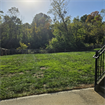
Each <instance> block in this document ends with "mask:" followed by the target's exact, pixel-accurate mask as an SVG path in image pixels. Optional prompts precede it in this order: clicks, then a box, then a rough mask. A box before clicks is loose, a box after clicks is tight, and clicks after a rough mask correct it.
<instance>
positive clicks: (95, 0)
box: [0, 0, 105, 23]
mask: <svg viewBox="0 0 105 105" xmlns="http://www.w3.org/2000/svg"><path fill="white" fill-rule="evenodd" d="M50 3H51V0H0V10H2V11H3V12H4V15H5V14H7V11H8V9H10V8H11V7H16V8H18V9H19V12H20V17H21V20H22V22H23V23H26V22H28V23H32V20H33V18H34V16H35V15H36V14H38V13H41V12H42V13H45V14H47V12H48V10H49V9H50V8H51V6H50ZM102 9H105V0H70V2H69V4H68V7H67V12H68V14H67V15H70V16H71V19H73V18H74V17H77V16H79V17H81V16H83V15H85V14H87V15H88V14H90V13H91V12H94V11H99V12H100V11H101V10H102ZM47 15H49V16H50V17H53V16H52V15H50V14H47ZM103 20H104V21H105V18H104V19H103Z"/></svg>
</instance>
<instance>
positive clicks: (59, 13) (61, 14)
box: [48, 0, 68, 32]
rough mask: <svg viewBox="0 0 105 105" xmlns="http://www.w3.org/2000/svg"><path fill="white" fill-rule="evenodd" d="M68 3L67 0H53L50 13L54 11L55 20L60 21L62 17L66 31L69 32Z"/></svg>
mask: <svg viewBox="0 0 105 105" xmlns="http://www.w3.org/2000/svg"><path fill="white" fill-rule="evenodd" d="M66 4H67V2H66V0H52V3H51V6H52V9H50V10H49V11H48V13H52V14H53V15H54V20H55V22H56V21H59V19H60V20H61V22H63V25H64V28H65V31H67V32H68V29H67V25H66V22H65V16H66V13H67V11H66Z"/></svg>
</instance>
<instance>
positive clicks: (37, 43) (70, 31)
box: [0, 5, 105, 52]
mask: <svg viewBox="0 0 105 105" xmlns="http://www.w3.org/2000/svg"><path fill="white" fill-rule="evenodd" d="M58 6H60V5H58ZM52 7H53V5H52ZM66 13H67V11H64V10H63V12H61V13H60V12H59V14H58V16H59V20H58V19H57V17H56V16H55V18H54V20H53V21H52V20H51V18H50V17H49V16H48V15H46V14H43V13H39V14H36V15H35V17H34V19H33V21H32V23H31V24H29V23H25V24H22V20H21V19H20V18H19V17H18V14H19V10H18V8H16V7H12V8H11V9H9V10H8V14H7V15H5V16H3V15H2V14H3V11H0V14H1V15H0V47H2V48H6V49H46V50H48V51H49V52H59V51H71V50H82V49H85V50H86V49H87V48H90V47H91V48H92V47H93V48H94V47H95V46H97V45H98V46H102V45H103V44H105V43H104V41H105V40H104V39H105V22H103V21H102V19H103V17H102V14H104V13H105V10H104V9H102V11H101V13H102V14H100V13H99V12H98V11H95V12H92V13H90V14H89V15H87V14H85V15H83V16H82V17H80V19H79V17H76V18H74V19H73V21H71V19H70V17H69V16H67V17H66V15H65V14H66Z"/></svg>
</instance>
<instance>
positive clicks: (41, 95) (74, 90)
mask: <svg viewBox="0 0 105 105" xmlns="http://www.w3.org/2000/svg"><path fill="white" fill-rule="evenodd" d="M81 90H94V88H93V87H92V88H84V89H73V90H69V91H61V92H55V93H46V94H39V95H32V96H25V97H18V98H12V99H6V100H0V102H5V101H7V102H8V101H15V100H22V99H30V98H35V97H36V98H37V97H43V96H48V95H52V94H62V93H66V92H67V93H68V92H77V91H81Z"/></svg>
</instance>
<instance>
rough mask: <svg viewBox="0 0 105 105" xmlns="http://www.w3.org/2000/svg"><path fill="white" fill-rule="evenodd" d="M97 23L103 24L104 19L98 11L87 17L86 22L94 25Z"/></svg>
mask: <svg viewBox="0 0 105 105" xmlns="http://www.w3.org/2000/svg"><path fill="white" fill-rule="evenodd" d="M97 21H100V22H102V17H101V15H100V14H99V12H98V11H95V12H92V13H91V14H90V15H88V16H87V19H86V22H89V23H92V24H93V23H95V22H97Z"/></svg>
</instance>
